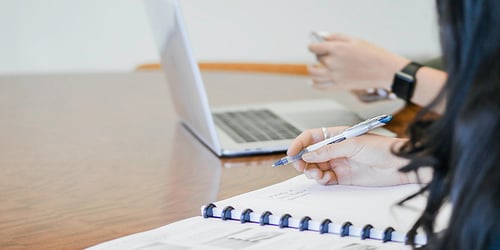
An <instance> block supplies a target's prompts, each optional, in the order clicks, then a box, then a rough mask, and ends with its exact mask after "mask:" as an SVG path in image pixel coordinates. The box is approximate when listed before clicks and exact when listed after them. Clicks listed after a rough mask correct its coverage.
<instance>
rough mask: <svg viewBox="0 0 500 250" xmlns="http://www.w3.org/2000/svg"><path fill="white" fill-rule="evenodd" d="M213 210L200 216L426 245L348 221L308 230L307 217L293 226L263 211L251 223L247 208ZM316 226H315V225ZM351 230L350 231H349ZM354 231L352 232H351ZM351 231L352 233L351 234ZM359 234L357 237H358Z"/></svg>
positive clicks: (411, 235) (423, 241)
mask: <svg viewBox="0 0 500 250" xmlns="http://www.w3.org/2000/svg"><path fill="white" fill-rule="evenodd" d="M214 209H217V206H216V205H215V204H213V203H209V204H208V205H206V206H204V207H203V208H202V216H203V218H220V219H222V220H239V221H240V222H241V223H258V224H259V225H261V226H266V225H276V226H279V227H280V228H287V227H289V228H297V229H299V230H300V231H306V230H309V231H318V232H319V233H320V234H327V233H333V234H338V235H340V237H346V236H359V237H360V238H361V239H362V240H365V239H378V240H381V241H382V242H390V241H393V242H401V243H404V244H408V243H409V242H410V240H411V241H413V242H415V244H417V245H425V244H426V241H427V240H426V238H425V237H424V236H422V235H417V233H416V232H415V231H409V232H407V233H406V234H401V233H399V232H396V230H395V229H394V228H393V227H387V228H386V229H384V230H383V231H382V232H381V233H380V231H377V230H375V228H374V227H373V226H372V225H371V224H367V225H365V226H363V227H362V228H361V229H356V230H359V231H356V230H354V229H355V228H354V225H353V224H352V223H351V222H350V221H346V222H344V223H343V224H342V225H340V226H339V225H338V224H334V223H333V222H332V220H330V219H324V220H323V221H322V222H321V223H320V224H319V228H318V229H316V228H314V229H313V228H310V225H311V222H312V219H311V217H309V216H305V217H303V218H301V219H300V220H299V221H298V225H297V220H294V223H295V224H294V225H293V226H292V225H290V221H291V220H292V219H293V217H292V215H290V214H283V215H282V216H280V217H279V221H278V222H276V219H277V217H274V219H273V220H274V222H272V219H271V216H273V213H271V212H270V211H265V212H263V213H262V214H261V215H260V217H259V220H258V221H252V220H251V214H252V213H253V210H252V209H250V208H247V209H245V210H243V212H241V213H240V212H238V211H235V209H234V207H232V206H226V207H225V208H224V209H222V210H220V209H217V210H218V211H220V215H217V214H216V213H214ZM233 213H234V214H235V216H238V214H239V219H236V218H238V217H233V216H232V214H233ZM316 225H317V224H316ZM331 225H335V226H337V228H339V229H335V228H332V227H331ZM351 229H352V230H351ZM353 230H354V231H353ZM351 231H353V232H354V234H353V233H351ZM358 234H359V235H358Z"/></svg>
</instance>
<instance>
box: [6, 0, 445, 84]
mask: <svg viewBox="0 0 500 250" xmlns="http://www.w3.org/2000/svg"><path fill="white" fill-rule="evenodd" d="M181 5H182V7H183V10H184V15H185V19H186V23H187V26H188V29H189V34H190V37H191V40H192V43H193V47H194V50H195V54H196V56H197V58H198V59H199V60H203V61H252V62H294V63H295V62H305V63H307V62H312V60H313V58H312V56H311V55H310V54H309V53H308V52H307V49H306V46H307V43H308V42H309V40H308V33H309V32H310V31H311V30H313V29H318V30H328V31H334V32H343V33H347V34H352V35H355V36H359V37H362V38H365V39H367V40H370V41H374V42H376V43H378V44H381V45H383V46H384V47H386V48H388V49H390V50H392V51H394V52H397V53H400V54H403V55H405V56H408V57H412V58H424V57H430V56H435V55H437V54H438V53H439V44H438V39H437V29H436V25H435V10H434V1H432V0H417V1H415V0H181ZM0 30H1V31H2V33H1V34H0V73H4V74H5V73H33V72H68V71H69V72H88V71H129V70H132V69H133V68H134V67H135V66H136V65H138V64H141V63H147V62H156V61H158V56H157V54H156V48H155V46H154V42H153V40H152V38H151V34H150V30H149V26H148V24H147V19H146V16H145V11H144V8H143V6H142V2H141V1H140V0H45V1H39V0H2V1H0Z"/></svg>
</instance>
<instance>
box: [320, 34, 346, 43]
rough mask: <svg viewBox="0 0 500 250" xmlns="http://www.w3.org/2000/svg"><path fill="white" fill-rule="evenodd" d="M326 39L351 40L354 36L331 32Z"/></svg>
mask: <svg viewBox="0 0 500 250" xmlns="http://www.w3.org/2000/svg"><path fill="white" fill-rule="evenodd" d="M324 39H325V41H341V42H350V41H351V40H352V39H353V38H352V37H350V36H348V35H345V34H341V33H334V34H330V35H328V36H325V37H324Z"/></svg>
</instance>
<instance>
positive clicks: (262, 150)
mask: <svg viewBox="0 0 500 250" xmlns="http://www.w3.org/2000/svg"><path fill="white" fill-rule="evenodd" d="M145 5H146V10H147V15H148V17H149V19H150V25H151V27H152V31H153V35H154V38H155V40H156V42H157V45H158V48H159V51H160V58H161V64H162V69H163V70H164V71H165V74H166V78H167V81H168V84H169V86H170V88H171V93H172V98H173V101H174V104H175V107H176V111H177V113H178V115H179V117H180V119H181V122H182V123H183V124H184V125H185V126H186V127H187V128H188V129H189V130H190V131H191V132H192V133H193V134H194V135H195V136H196V137H197V138H198V139H199V140H200V141H201V142H203V143H204V144H205V145H206V146H208V147H209V148H210V149H211V150H212V151H213V152H214V153H215V154H217V155H218V156H241V155H254V154H267V153H276V152H284V151H286V149H287V147H288V146H289V145H290V143H291V141H292V140H293V139H294V138H295V137H296V136H297V135H298V134H299V133H300V132H301V131H303V130H305V129H310V128H318V127H322V126H324V127H326V126H334V125H350V124H355V123H357V122H359V121H360V120H361V119H360V118H359V116H357V115H356V113H354V112H352V111H350V110H348V109H347V108H345V107H344V106H342V105H341V104H339V103H338V102H336V101H334V100H329V99H328V100H324V99H321V100H307V101H295V102H282V103H267V104H264V103H263V104H252V105H246V106H245V107H241V106H240V107H221V108H220V109H219V108H218V109H217V110H210V106H209V103H208V98H207V94H206V92H205V88H204V85H203V80H202V78H201V74H200V71H199V68H198V64H197V61H196V60H195V57H194V55H193V52H192V49H191V46H190V43H189V39H188V35H187V32H186V29H185V24H184V20H183V17H182V13H181V9H180V6H179V3H178V2H177V1H176V0H145ZM311 110H314V111H315V112H310V111H311ZM311 114H313V115H314V116H313V115H311ZM304 115H307V116H304Z"/></svg>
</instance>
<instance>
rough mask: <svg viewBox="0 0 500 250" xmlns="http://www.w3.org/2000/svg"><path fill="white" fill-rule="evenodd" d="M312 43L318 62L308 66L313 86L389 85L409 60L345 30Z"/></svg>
mask: <svg viewBox="0 0 500 250" xmlns="http://www.w3.org/2000/svg"><path fill="white" fill-rule="evenodd" d="M323 38H324V40H325V42H315V43H312V44H310V45H309V47H308V48H309V50H310V51H311V52H312V53H314V54H315V55H316V58H317V59H318V62H319V64H318V65H312V66H309V67H308V71H309V74H310V76H311V79H312V82H313V86H314V87H316V88H319V89H329V88H338V87H340V88H348V89H354V88H361V89H365V88H377V87H383V88H386V89H390V85H391V83H392V81H393V77H394V74H395V73H396V72H397V71H399V70H401V69H402V68H403V67H404V66H405V65H406V64H408V63H409V62H410V60H408V59H406V58H404V57H402V56H399V55H396V54H394V53H391V52H389V51H387V50H385V49H383V48H381V47H378V46H376V45H374V44H371V43H369V42H367V41H364V40H361V39H357V38H353V37H350V36H347V35H343V34H331V35H327V36H324V37H323Z"/></svg>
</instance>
